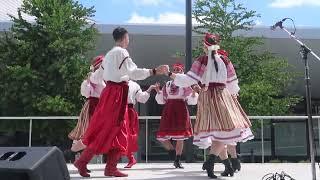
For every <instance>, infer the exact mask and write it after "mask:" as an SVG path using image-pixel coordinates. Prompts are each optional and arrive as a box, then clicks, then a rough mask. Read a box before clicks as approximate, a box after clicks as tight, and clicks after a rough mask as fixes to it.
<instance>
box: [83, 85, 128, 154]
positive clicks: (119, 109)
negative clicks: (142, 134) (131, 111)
mask: <svg viewBox="0 0 320 180" xmlns="http://www.w3.org/2000/svg"><path fill="white" fill-rule="evenodd" d="M128 90H129V87H128V84H127V82H121V83H115V82H111V81H108V82H107V83H106V87H105V88H104V90H103V91H102V93H101V96H100V101H99V103H98V105H97V107H96V110H95V111H94V114H93V116H92V118H91V120H90V123H89V127H88V129H87V131H86V133H85V134H84V139H83V140H82V142H83V143H84V144H85V145H87V148H90V150H92V151H93V152H94V153H95V154H102V153H108V152H109V151H110V150H111V149H116V150H118V151H120V152H121V153H126V152H127V148H128V139H127V119H128V117H127V116H128V113H127V98H128Z"/></svg>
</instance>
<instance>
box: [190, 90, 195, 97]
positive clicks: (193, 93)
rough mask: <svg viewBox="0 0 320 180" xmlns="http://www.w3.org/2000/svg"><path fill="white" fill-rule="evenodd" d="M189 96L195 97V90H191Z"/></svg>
mask: <svg viewBox="0 0 320 180" xmlns="http://www.w3.org/2000/svg"><path fill="white" fill-rule="evenodd" d="M191 97H193V98H194V97H196V91H194V90H192V94H191Z"/></svg>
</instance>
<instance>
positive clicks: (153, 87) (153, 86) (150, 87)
mask: <svg viewBox="0 0 320 180" xmlns="http://www.w3.org/2000/svg"><path fill="white" fill-rule="evenodd" d="M155 89H156V86H155V85H151V86H149V88H148V89H147V92H148V93H151V91H152V90H155Z"/></svg>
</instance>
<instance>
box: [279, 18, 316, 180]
mask: <svg viewBox="0 0 320 180" xmlns="http://www.w3.org/2000/svg"><path fill="white" fill-rule="evenodd" d="M279 27H280V28H281V29H282V30H283V31H285V32H287V33H288V34H289V36H290V37H291V38H292V39H294V40H295V41H297V43H299V44H300V47H301V49H300V54H301V57H302V59H303V61H304V66H305V83H306V102H307V115H308V133H309V149H310V150H309V152H310V159H311V172H312V180H316V165H315V145H314V132H313V123H312V109H311V90H310V84H311V83H310V72H309V63H308V54H309V53H311V54H312V55H313V56H314V57H315V58H316V59H317V60H319V61H320V58H319V56H318V55H317V54H315V53H314V52H313V51H312V50H311V49H310V48H309V47H308V46H306V45H305V44H304V43H303V42H301V41H300V40H299V39H298V38H297V37H296V36H295V35H294V33H291V32H289V31H288V30H287V29H286V28H284V27H283V26H282V22H281V23H280V25H279Z"/></svg>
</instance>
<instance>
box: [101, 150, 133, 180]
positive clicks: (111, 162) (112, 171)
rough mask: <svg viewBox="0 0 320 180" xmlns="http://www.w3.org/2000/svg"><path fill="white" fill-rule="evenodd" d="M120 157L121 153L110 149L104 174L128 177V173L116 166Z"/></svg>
mask: <svg viewBox="0 0 320 180" xmlns="http://www.w3.org/2000/svg"><path fill="white" fill-rule="evenodd" d="M120 157H121V154H120V153H119V152H118V151H117V150H110V152H109V153H108V160H107V165H106V168H105V169H104V175H105V176H115V177H128V174H124V173H122V172H120V171H119V170H118V168H117V164H118V161H119V159H120Z"/></svg>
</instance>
